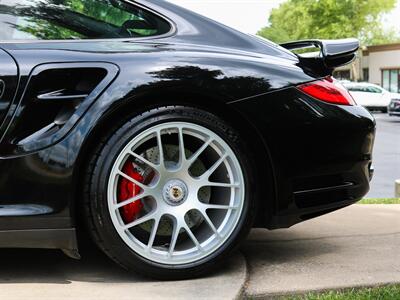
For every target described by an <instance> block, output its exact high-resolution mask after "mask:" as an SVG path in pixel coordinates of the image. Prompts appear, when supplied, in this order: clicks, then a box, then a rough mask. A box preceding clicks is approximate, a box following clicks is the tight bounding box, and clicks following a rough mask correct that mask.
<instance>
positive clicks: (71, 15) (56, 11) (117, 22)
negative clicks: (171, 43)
mask: <svg viewBox="0 0 400 300" xmlns="http://www.w3.org/2000/svg"><path fill="white" fill-rule="evenodd" d="M170 30H171V27H170V24H169V23H168V22H167V21H165V20H164V19H163V18H161V17H159V16H157V15H154V14H152V13H150V12H148V11H146V10H144V9H142V8H139V7H136V6H135V5H133V4H130V3H127V2H124V1H121V0H0V40H73V39H77V40H79V39H113V38H137V37H148V36H156V35H162V34H165V33H168V32H169V31H170Z"/></svg>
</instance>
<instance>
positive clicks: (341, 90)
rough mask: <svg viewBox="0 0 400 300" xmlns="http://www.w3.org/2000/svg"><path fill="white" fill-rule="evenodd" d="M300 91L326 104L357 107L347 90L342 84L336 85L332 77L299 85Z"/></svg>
mask: <svg viewBox="0 0 400 300" xmlns="http://www.w3.org/2000/svg"><path fill="white" fill-rule="evenodd" d="M298 89H299V90H301V91H302V92H303V93H305V94H307V95H309V96H311V97H313V98H315V99H318V100H321V101H324V102H328V103H333V104H339V105H356V102H355V101H354V99H353V97H352V96H351V95H350V93H349V92H348V91H347V89H346V88H345V87H344V86H342V85H341V84H340V83H335V82H334V81H333V80H332V79H331V78H330V77H327V78H325V79H321V80H318V81H313V82H310V83H306V84H302V85H299V86H298Z"/></svg>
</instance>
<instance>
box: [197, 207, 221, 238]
mask: <svg viewBox="0 0 400 300" xmlns="http://www.w3.org/2000/svg"><path fill="white" fill-rule="evenodd" d="M200 213H201V215H202V216H203V218H204V220H206V222H207V224H208V226H210V228H211V230H212V231H213V232H214V234H215V235H216V236H217V237H218V238H219V237H221V235H220V234H219V232H218V230H217V228H216V227H215V225H214V223H213V222H212V221H211V219H210V217H209V216H208V215H207V212H206V211H205V210H204V211H200Z"/></svg>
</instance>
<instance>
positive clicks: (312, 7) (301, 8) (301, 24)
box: [258, 0, 399, 45]
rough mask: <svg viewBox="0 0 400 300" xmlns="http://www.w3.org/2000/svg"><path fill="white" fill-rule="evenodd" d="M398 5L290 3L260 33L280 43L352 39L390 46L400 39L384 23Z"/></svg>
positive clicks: (340, 0) (368, 0)
mask: <svg viewBox="0 0 400 300" xmlns="http://www.w3.org/2000/svg"><path fill="white" fill-rule="evenodd" d="M395 5H396V0H288V1H286V2H284V3H282V4H281V5H280V6H279V7H278V8H275V9H273V10H272V12H271V15H270V17H269V23H270V25H269V26H268V27H265V28H263V29H261V30H260V31H259V32H258V34H259V35H260V36H263V37H265V38H267V39H270V40H272V41H274V42H277V43H280V42H285V41H291V40H300V39H310V38H313V39H315V38H319V39H338V38H348V37H357V38H359V39H360V41H361V43H362V44H363V45H370V44H382V43H390V42H394V41H396V40H398V39H399V37H398V36H397V33H396V31H395V30H394V29H390V30H385V29H384V28H383V26H382V20H383V15H384V14H385V13H387V12H390V11H391V10H392V9H393V8H394V7H395Z"/></svg>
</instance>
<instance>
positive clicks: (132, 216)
mask: <svg viewBox="0 0 400 300" xmlns="http://www.w3.org/2000/svg"><path fill="white" fill-rule="evenodd" d="M122 172H124V173H125V174H126V175H128V176H129V177H131V178H133V179H135V180H137V181H139V182H143V180H144V178H143V176H142V175H140V173H139V172H137V171H136V169H135V167H134V164H133V163H132V161H130V160H128V161H127V162H126V163H125V165H124V167H123V168H122ZM140 192H141V190H140V187H139V186H138V185H136V184H134V183H133V182H131V181H129V180H128V179H126V178H124V177H121V178H120V180H119V183H118V202H119V203H120V202H122V201H125V200H128V199H131V198H133V197H135V196H136V195H138V194H139V193H140ZM142 209H143V203H142V201H141V200H138V201H135V202H134V203H131V204H128V205H125V206H123V207H122V208H121V210H120V211H121V216H122V219H123V220H124V222H125V223H131V222H133V221H135V220H136V219H137V217H138V216H139V213H140V211H141V210H142Z"/></svg>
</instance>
